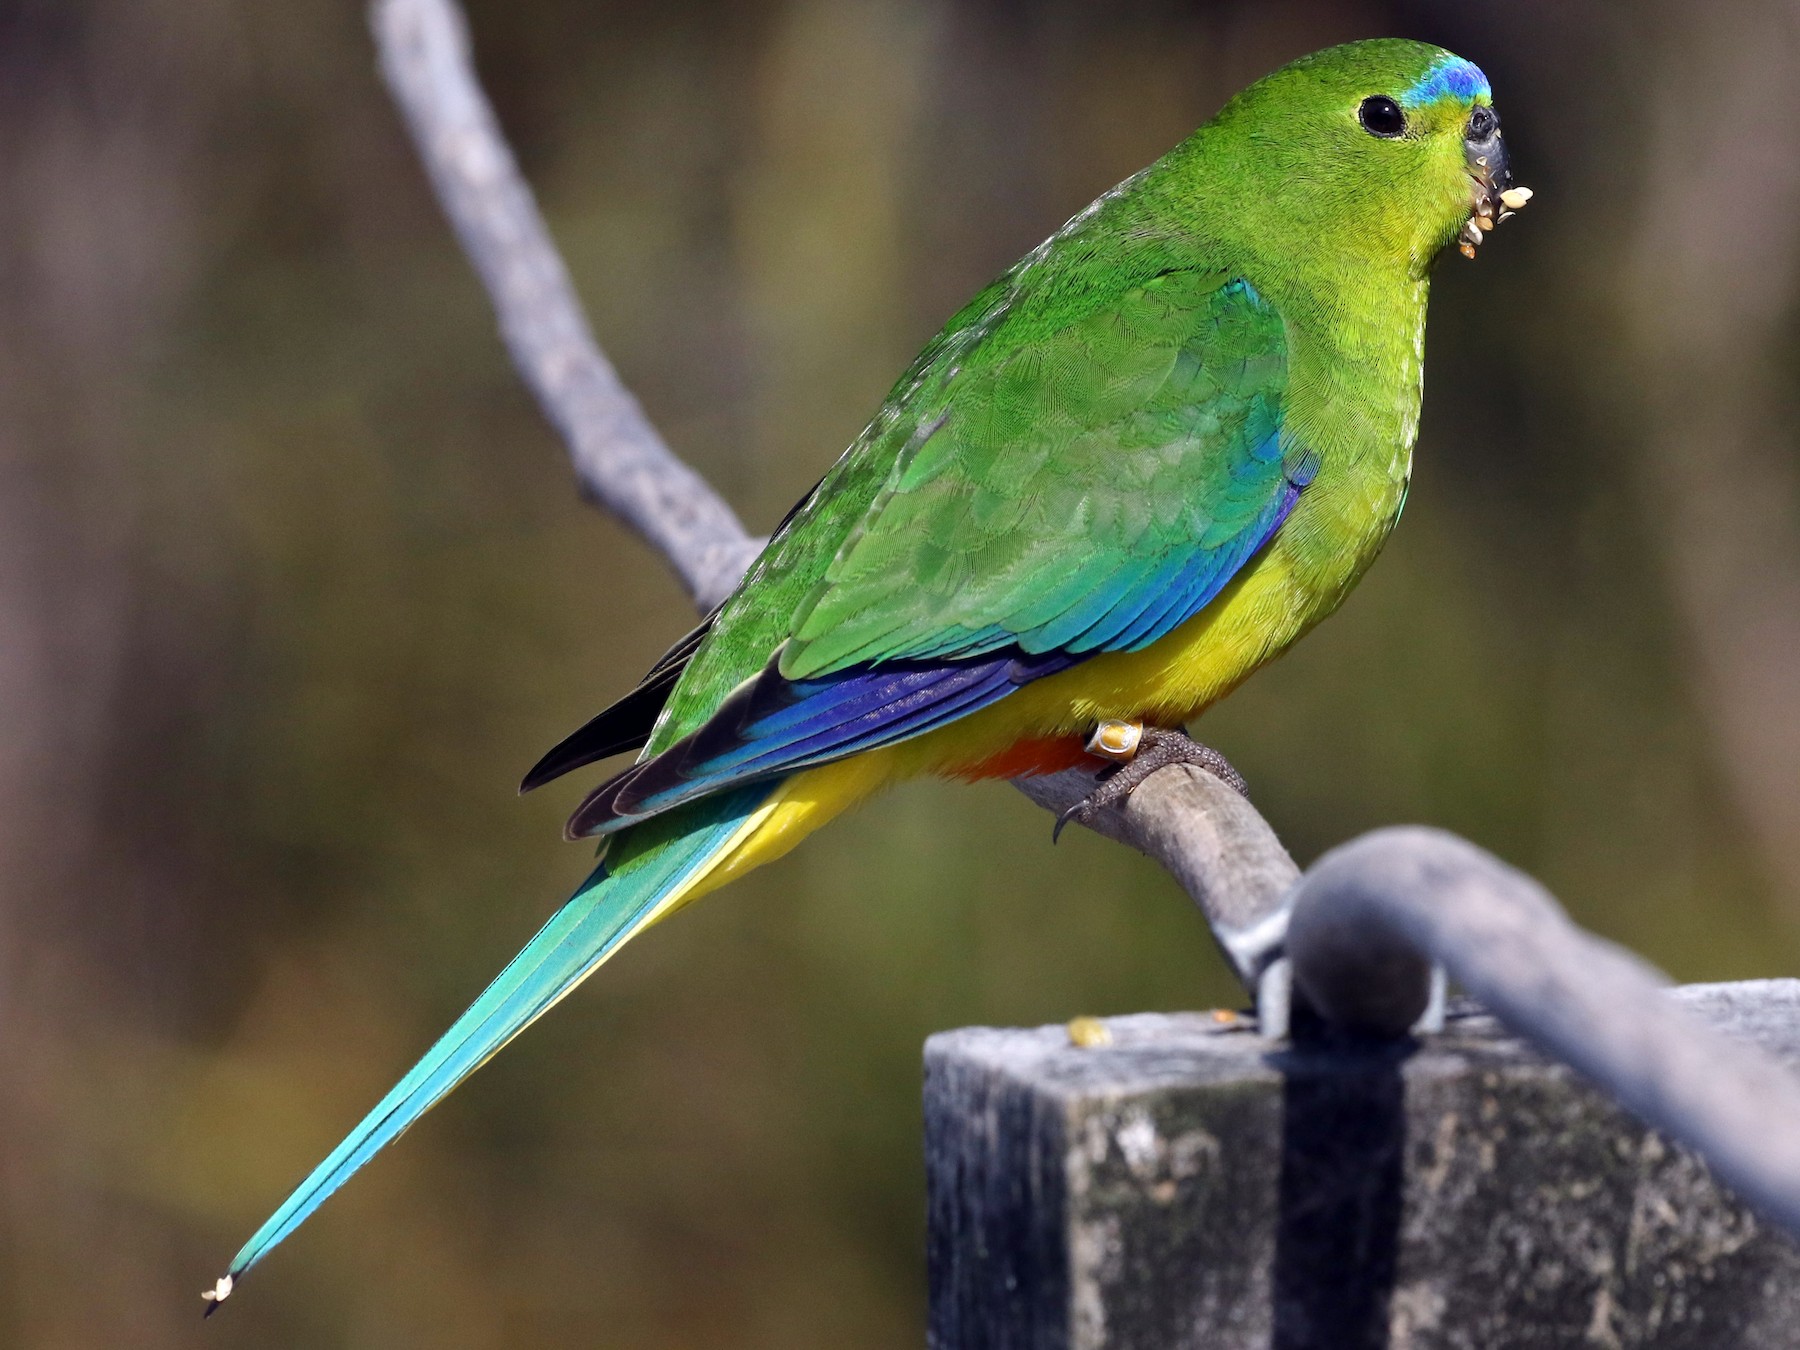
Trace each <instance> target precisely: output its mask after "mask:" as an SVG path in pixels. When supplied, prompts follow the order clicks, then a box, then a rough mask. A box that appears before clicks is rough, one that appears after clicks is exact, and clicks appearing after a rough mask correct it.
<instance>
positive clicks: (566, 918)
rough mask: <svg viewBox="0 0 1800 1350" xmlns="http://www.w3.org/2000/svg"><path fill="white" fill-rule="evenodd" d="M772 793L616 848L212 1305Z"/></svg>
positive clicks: (724, 800)
mask: <svg viewBox="0 0 1800 1350" xmlns="http://www.w3.org/2000/svg"><path fill="white" fill-rule="evenodd" d="M771 791H772V789H771V787H770V786H769V785H768V784H758V785H756V786H753V787H749V788H740V789H739V790H737V791H736V792H730V793H721V794H720V795H719V796H718V797H715V798H708V799H706V800H705V801H702V802H699V803H696V804H695V805H694V807H691V808H688V809H686V810H681V811H674V812H670V813H669V814H668V815H667V816H661V817H657V818H655V819H653V820H650V821H646V822H645V823H644V824H642V825H640V826H638V827H636V828H635V829H633V830H632V831H631V832H630V834H628V835H626V836H624V837H622V838H620V839H618V840H617V841H615V844H614V848H613V856H612V857H609V858H608V859H607V861H606V862H603V863H602V864H601V865H600V866H599V867H598V868H596V869H595V871H594V873H593V875H592V876H590V877H589V878H588V879H587V880H586V881H584V882H583V883H582V884H581V887H580V888H579V889H578V890H577V891H576V892H575V894H574V895H573V896H572V897H571V898H570V900H569V902H568V903H567V904H565V905H564V906H563V907H562V909H560V910H559V911H558V912H557V913H556V916H555V917H554V918H552V919H551V920H550V922H549V923H547V924H545V925H544V926H543V928H542V929H541V930H539V932H538V935H537V936H536V937H534V938H532V940H531V941H530V943H528V944H527V945H526V947H525V950H524V951H522V952H520V953H519V954H518V955H517V956H515V957H514V958H513V959H512V962H511V963H510V964H509V965H508V966H507V967H506V969H505V970H503V971H501V972H500V974H499V976H498V978H496V979H495V980H494V982H493V983H492V984H490V985H489V986H488V987H487V989H486V991H485V992H483V994H482V995H481V997H480V998H478V999H476V1000H475V1002H474V1004H473V1005H472V1006H471V1007H470V1008H469V1010H468V1011H467V1012H465V1013H464V1014H463V1015H462V1016H461V1017H459V1018H457V1019H456V1022H455V1024H454V1025H453V1026H452V1027H451V1028H450V1030H449V1031H447V1032H445V1033H444V1035H443V1037H442V1038H441V1039H440V1040H439V1041H438V1043H437V1044H436V1045H434V1046H432V1047H431V1049H430V1050H429V1051H428V1052H426V1055H425V1057H424V1058H423V1059H421V1060H420V1061H419V1062H418V1063H417V1064H415V1065H414V1066H413V1068H412V1071H411V1072H410V1073H408V1074H407V1075H406V1077H404V1078H402V1079H401V1080H400V1081H399V1083H397V1084H396V1085H395V1086H394V1088H393V1090H392V1091H390V1092H389V1093H388V1094H387V1096H385V1097H383V1098H382V1099H381V1101H380V1102H379V1103H378V1104H377V1105H376V1107H375V1109H374V1110H373V1111H371V1112H369V1114H368V1115H367V1116H365V1117H364V1118H363V1121H362V1123H361V1124H360V1125H358V1126H357V1127H356V1128H355V1129H354V1130H352V1131H351V1132H350V1134H349V1136H348V1137H347V1138H346V1139H345V1140H344V1142H343V1143H341V1144H339V1145H338V1146H337V1147H336V1148H335V1149H333V1150H332V1151H331V1155H330V1156H329V1157H327V1158H326V1159H325V1161H324V1162H322V1163H320V1164H319V1165H318V1166H317V1167H315V1168H314V1169H313V1171H312V1175H310V1176H309V1177H307V1178H306V1180H305V1181H303V1182H301V1183H300V1185H299V1187H298V1188H296V1189H295V1191H294V1193H293V1194H292V1195H290V1196H288V1198H287V1199H286V1200H285V1201H284V1202H283V1203H282V1206H281V1208H280V1209H278V1210H276V1211H275V1213H274V1214H273V1215H271V1216H270V1217H269V1220H268V1222H266V1223H265V1224H263V1226H262V1227H261V1228H259V1229H258V1230H257V1232H256V1235H255V1236H254V1237H252V1238H251V1239H250V1241H248V1242H247V1243H245V1244H244V1247H243V1250H241V1251H240V1252H238V1254H237V1256H236V1258H235V1259H233V1261H232V1263H231V1270H230V1272H229V1273H228V1274H227V1275H226V1276H225V1278H224V1279H222V1280H220V1281H219V1283H218V1285H217V1286H216V1287H215V1288H214V1289H212V1290H210V1291H208V1293H207V1299H208V1303H209V1306H208V1308H207V1312H208V1314H209V1315H210V1314H211V1313H212V1311H213V1310H214V1309H216V1308H217V1307H218V1306H219V1303H220V1302H222V1301H223V1300H224V1298H225V1297H226V1296H227V1295H228V1294H230V1292H231V1290H232V1286H233V1285H234V1284H235V1283H236V1282H237V1280H238V1279H239V1278H240V1277H241V1276H242V1275H243V1274H244V1272H245V1271H247V1270H249V1269H250V1267H252V1266H254V1265H255V1264H256V1263H257V1262H258V1261H260V1260H262V1259H263V1257H265V1256H267V1255H268V1254H269V1252H270V1251H271V1250H272V1249H273V1248H274V1247H275V1246H276V1245H277V1244H278V1243H279V1242H281V1241H282V1239H284V1238H285V1237H287V1235H288V1234H289V1233H291V1232H293V1231H294V1230H295V1229H296V1228H298V1227H299V1226H300V1225H301V1224H302V1223H304V1222H305V1221H306V1219H307V1218H308V1217H309V1216H310V1215H311V1214H312V1212H313V1211H314V1210H315V1209H317V1208H318V1207H319V1206H320V1205H321V1204H323V1203H324V1201H325V1200H326V1198H327V1197H329V1196H330V1195H331V1194H332V1192H334V1191H336V1190H337V1189H338V1187H340V1186H342V1185H343V1184H344V1182H345V1181H347V1180H349V1178H350V1175H351V1174H352V1173H353V1172H355V1171H356V1170H357V1169H358V1168H359V1167H361V1166H362V1165H363V1164H364V1163H366V1162H367V1161H368V1160H369V1159H370V1158H372V1157H374V1156H375V1154H376V1153H378V1152H379V1151H380V1150H381V1149H383V1148H385V1147H386V1146H387V1145H388V1144H390V1143H392V1142H393V1141H394V1140H395V1139H397V1138H399V1137H400V1135H401V1134H402V1133H403V1132H404V1131H405V1130H406V1129H407V1127H408V1126H410V1125H411V1124H412V1123H413V1122H414V1121H416V1120H417V1119H418V1118H419V1117H420V1116H422V1115H424V1114H425V1112H426V1111H428V1110H430V1109H431V1107H433V1106H435V1105H436V1104H437V1103H438V1101H439V1100H441V1099H442V1098H443V1097H444V1096H446V1095H447V1094H448V1093H449V1092H450V1091H451V1090H452V1089H453V1088H455V1087H456V1085H457V1084H459V1083H460V1082H462V1080H463V1079H465V1078H467V1077H468V1076H469V1075H470V1074H472V1073H474V1072H475V1070H476V1069H478V1068H480V1067H481V1066H482V1065H483V1064H484V1063H486V1062H487V1060H488V1059H489V1058H490V1057H491V1056H492V1055H493V1054H494V1053H495V1052H497V1051H498V1050H499V1049H500V1048H501V1047H502V1046H504V1045H505V1044H506V1043H507V1042H508V1041H510V1040H511V1039H512V1038H513V1037H514V1036H517V1035H518V1034H519V1033H520V1032H521V1031H523V1030H524V1029H525V1028H526V1027H528V1026H530V1025H531V1023H533V1022H534V1021H536V1020H537V1019H538V1018H539V1017H541V1016H542V1015H543V1014H544V1013H545V1012H547V1011H548V1010H549V1009H550V1007H551V1006H552V1005H554V1004H555V1003H556V1002H557V1001H558V1000H560V999H561V998H562V997H563V996H564V995H565V994H567V993H568V992H569V991H570V990H571V989H573V988H574V987H575V986H576V985H578V984H580V983H581V981H582V980H584V979H586V978H587V976H588V975H589V974H591V973H592V972H593V970H594V969H595V968H596V967H597V966H599V965H600V964H601V963H602V962H603V961H605V960H606V959H607V958H608V957H609V956H611V955H612V954H613V953H614V952H615V951H617V950H618V949H619V948H620V947H621V946H623V945H624V944H625V943H626V942H627V941H628V940H630V938H631V937H632V936H633V935H634V934H636V933H638V932H640V931H641V930H642V929H643V928H644V927H645V926H646V925H648V924H649V923H651V922H653V921H654V920H655V919H656V918H657V917H658V916H659V914H661V913H662V912H664V911H665V910H666V909H667V906H668V903H669V902H671V901H672V900H673V899H675V898H676V897H678V895H679V894H680V892H682V891H683V890H685V889H686V888H687V887H688V886H689V885H690V884H692V883H693V882H696V881H698V880H699V879H700V878H701V877H703V876H704V875H705V874H706V872H707V871H709V870H710V865H711V864H712V863H713V862H715V861H716V860H717V859H718V858H719V857H720V856H721V855H722V853H723V851H724V850H725V848H726V847H727V845H728V844H729V843H730V842H731V840H732V837H733V836H734V835H736V834H737V833H738V832H739V830H740V829H742V827H743V826H744V825H745V823H746V822H747V821H748V820H749V818H750V817H751V816H752V815H753V814H754V813H755V811H756V808H757V807H758V806H759V805H761V804H762V802H764V801H765V800H766V799H767V798H768V797H769V795H770V793H771Z"/></svg>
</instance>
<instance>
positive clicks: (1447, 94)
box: [1400, 56, 1494, 108]
mask: <svg viewBox="0 0 1800 1350" xmlns="http://www.w3.org/2000/svg"><path fill="white" fill-rule="evenodd" d="M1493 97H1494V91H1493V90H1492V89H1490V88H1489V87H1488V82H1487V76H1485V75H1483V74H1482V73H1481V68H1480V67H1479V66H1477V65H1475V64H1474V63H1473V62H1471V61H1465V60H1463V59H1462V57H1460V56H1446V57H1445V58H1444V59H1443V60H1441V61H1439V62H1438V63H1437V64H1436V65H1434V66H1433V67H1432V68H1431V69H1430V70H1428V71H1426V72H1425V73H1424V74H1423V75H1422V76H1420V77H1419V81H1418V83H1417V84H1415V85H1413V87H1412V88H1410V89H1408V90H1406V91H1405V92H1404V93H1403V94H1401V95H1400V106H1401V107H1403V108H1420V107H1423V106H1424V105H1425V104H1427V103H1435V102H1437V101H1438V100H1439V99H1440V98H1456V99H1460V100H1461V101H1462V102H1464V103H1473V102H1475V101H1476V100H1477V99H1490V100H1491V99H1492V98H1493Z"/></svg>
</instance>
